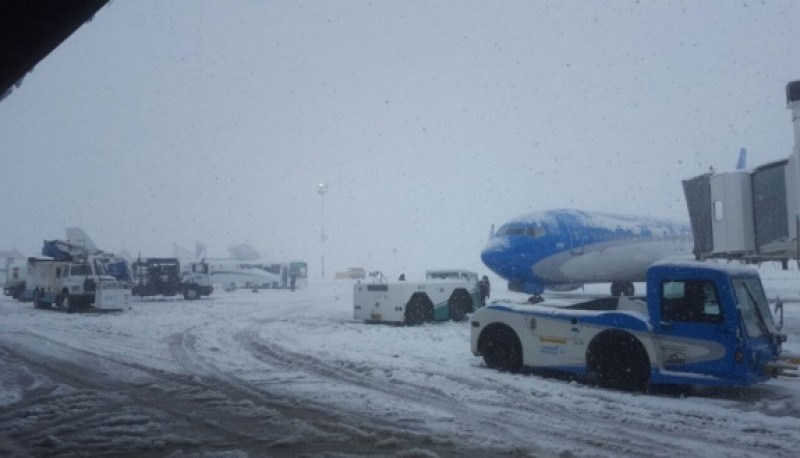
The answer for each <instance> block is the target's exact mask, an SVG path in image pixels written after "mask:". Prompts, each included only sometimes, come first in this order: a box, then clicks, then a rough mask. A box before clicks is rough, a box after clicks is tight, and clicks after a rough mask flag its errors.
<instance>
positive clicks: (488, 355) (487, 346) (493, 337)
mask: <svg viewBox="0 0 800 458" xmlns="http://www.w3.org/2000/svg"><path fill="white" fill-rule="evenodd" d="M478 348H479V349H480V352H481V355H483V362H484V363H486V366H487V367H490V368H492V369H498V370H501V371H508V372H516V371H518V370H519V369H520V368H522V344H520V342H519V338H518V337H517V334H516V333H514V331H513V330H511V328H509V327H508V326H504V325H496V326H489V327H487V328H486V329H485V330H484V331H483V333H482V334H481V337H480V344H479V345H478Z"/></svg>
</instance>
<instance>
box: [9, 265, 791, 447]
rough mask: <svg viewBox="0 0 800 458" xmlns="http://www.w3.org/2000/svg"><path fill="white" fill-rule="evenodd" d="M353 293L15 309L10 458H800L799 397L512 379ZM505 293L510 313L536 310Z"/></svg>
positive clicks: (775, 388)
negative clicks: (391, 321)
mask: <svg viewBox="0 0 800 458" xmlns="http://www.w3.org/2000/svg"><path fill="white" fill-rule="evenodd" d="M760 270H761V273H762V278H763V279H764V283H765V287H766V290H767V293H768V295H769V296H770V297H771V298H774V297H775V296H776V295H778V294H780V295H781V297H782V298H784V300H786V301H787V305H786V309H785V320H786V326H785V327H784V332H786V333H787V334H788V335H789V340H788V342H787V343H786V344H785V346H784V350H785V352H786V353H789V354H794V355H800V291H798V288H797V287H796V285H797V284H798V283H797V279H798V276H800V273H798V272H797V271H788V272H783V271H780V270H776V269H771V268H761V269H760ZM496 284H498V285H500V283H499V281H498V282H496ZM637 286H638V285H637ZM352 288H353V285H352V283H350V282H330V283H318V284H311V285H310V286H309V287H308V288H304V289H300V290H297V291H295V292H290V291H285V290H262V291H260V292H258V293H253V292H250V291H245V290H239V291H236V292H233V293H226V292H223V291H219V292H215V293H214V295H212V296H211V297H210V298H205V299H203V300H200V301H194V302H191V301H184V300H182V299H169V298H166V299H146V300H135V301H134V302H133V304H132V306H131V308H130V309H129V310H126V311H125V312H123V313H103V314H93V313H87V314H66V313H61V312H57V311H45V310H36V309H34V308H33V307H32V306H31V304H30V303H19V302H16V301H13V300H11V299H10V298H5V297H4V298H2V299H0V383H2V389H0V426H1V427H0V454H4V455H11V456H30V455H48V456H67V455H76V454H77V455H98V454H105V455H117V454H119V455H132V454H135V455H139V456H177V457H181V456H235V457H240V456H262V455H264V454H267V455H272V454H281V455H287V456H289V455H295V454H306V455H311V456H317V455H325V456H332V455H335V456H352V455H365V454H370V455H378V456H384V455H391V456H476V455H478V456H489V455H501V454H505V455H518V456H578V457H583V456H587V457H588V456H591V457H597V456H599V457H604V456H609V457H610V456H664V457H667V456H669V457H675V456H707V457H714V456H741V457H746V456H762V455H767V454H768V455H770V456H795V455H796V450H797V449H798V448H800V403H799V402H798V401H799V400H800V382H798V381H797V380H795V379H779V380H773V381H770V382H768V383H766V384H761V385H757V386H754V387H749V388H737V389H709V388H704V389H695V390H691V391H688V392H681V391H676V390H656V391H654V392H650V393H626V392H619V391H614V390H607V389H601V388H597V387H594V386H589V385H583V384H580V383H576V382H574V381H571V380H568V379H564V378H562V377H558V376H557V375H544V374H509V373H502V372H497V371H494V370H490V369H487V368H486V367H484V365H483V363H482V360H481V359H480V358H477V357H475V356H473V355H472V354H471V352H470V342H469V338H470V327H469V326H470V325H469V322H468V321H464V322H459V323H453V322H445V323H436V324H426V325H422V326H417V327H400V326H386V325H368V324H364V323H361V322H356V321H354V320H353V314H352V312H353V310H352V299H353V298H352ZM501 289H503V288H502V287H501V286H498V287H495V290H496V292H495V296H497V297H493V299H503V298H504V299H509V300H520V299H521V298H522V296H519V295H516V294H515V293H508V292H504V291H499V290H501ZM637 289H639V290H643V289H642V288H641V287H638V288H637ZM606 291H607V285H593V286H587V287H586V289H585V291H583V292H579V294H578V293H576V292H570V293H552V294H550V295H549V297H548V300H551V301H553V302H559V301H567V300H572V299H574V298H575V297H576V296H579V295H581V296H583V297H596V295H597V294H602V293H605V292H606Z"/></svg>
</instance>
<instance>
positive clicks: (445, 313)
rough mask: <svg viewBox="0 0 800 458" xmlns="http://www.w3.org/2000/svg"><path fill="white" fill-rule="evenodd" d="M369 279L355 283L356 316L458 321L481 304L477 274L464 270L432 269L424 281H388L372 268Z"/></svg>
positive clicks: (374, 319) (382, 320) (413, 321)
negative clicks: (369, 280)
mask: <svg viewBox="0 0 800 458" xmlns="http://www.w3.org/2000/svg"><path fill="white" fill-rule="evenodd" d="M370 277H371V278H372V279H373V282H371V283H360V282H359V283H356V284H355V285H354V287H353V288H354V290H353V304H354V305H353V308H354V317H355V319H356V320H363V321H366V322H373V323H395V324H406V325H417V324H422V323H425V322H429V321H446V320H453V321H461V320H463V319H464V317H466V315H467V314H468V313H471V312H473V311H474V310H475V309H476V308H477V307H479V306H480V305H481V304H480V300H481V297H480V293H479V292H478V275H477V274H476V273H474V272H470V271H465V270H431V271H428V272H426V275H425V277H426V278H425V280H424V281H396V282H387V281H386V279H385V277H383V275H382V274H380V272H371V273H370Z"/></svg>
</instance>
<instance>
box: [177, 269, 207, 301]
mask: <svg viewBox="0 0 800 458" xmlns="http://www.w3.org/2000/svg"><path fill="white" fill-rule="evenodd" d="M181 291H182V293H183V298H184V299H188V300H193V299H199V298H200V297H202V296H210V295H211V293H213V292H214V287H213V285H212V284H211V275H210V274H209V267H208V263H206V262H204V261H199V262H190V263H189V264H188V266H187V268H186V269H185V270H183V271H181Z"/></svg>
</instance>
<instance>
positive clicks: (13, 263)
mask: <svg viewBox="0 0 800 458" xmlns="http://www.w3.org/2000/svg"><path fill="white" fill-rule="evenodd" d="M26 277H27V260H25V259H17V258H8V259H6V268H5V283H3V294H5V295H6V296H11V297H13V298H14V299H19V298H20V297H22V295H23V293H25V285H26V282H25V280H26Z"/></svg>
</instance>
